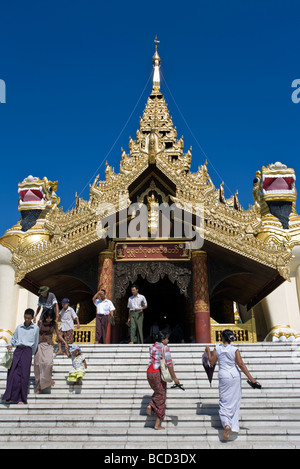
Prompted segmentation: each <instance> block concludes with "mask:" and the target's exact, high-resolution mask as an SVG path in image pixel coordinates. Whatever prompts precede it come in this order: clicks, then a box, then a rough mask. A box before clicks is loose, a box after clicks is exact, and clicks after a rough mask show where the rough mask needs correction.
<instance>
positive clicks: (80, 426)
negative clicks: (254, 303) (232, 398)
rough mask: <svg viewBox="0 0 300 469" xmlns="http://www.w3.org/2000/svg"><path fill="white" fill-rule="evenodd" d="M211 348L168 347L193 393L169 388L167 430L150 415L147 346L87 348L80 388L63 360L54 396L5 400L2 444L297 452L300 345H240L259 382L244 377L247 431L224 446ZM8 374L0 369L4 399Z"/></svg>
mask: <svg viewBox="0 0 300 469" xmlns="http://www.w3.org/2000/svg"><path fill="white" fill-rule="evenodd" d="M204 347H205V345H203V344H170V349H171V353H172V357H173V360H174V363H175V371H176V374H177V376H178V378H179V379H180V381H181V383H182V384H183V385H184V387H185V389H186V390H185V391H182V390H181V389H170V386H171V385H170V384H168V392H167V411H166V420H165V422H164V423H165V427H166V429H165V430H163V431H159V432H158V431H155V430H154V429H153V425H154V417H148V416H147V415H146V406H147V404H148V403H149V400H150V397H151V394H152V390H151V388H150V387H149V385H148V382H147V379H146V368H147V363H148V350H149V345H121V344H120V345H83V346H82V350H83V353H84V355H85V357H86V360H87V365H88V369H87V373H86V375H85V377H84V380H83V384H82V385H81V386H74V385H73V386H71V385H68V384H67V382H66V377H67V375H68V371H69V369H70V367H71V359H69V358H67V357H65V356H64V357H61V356H60V357H55V359H54V373H53V379H54V380H55V386H54V387H53V388H52V389H51V390H49V393H45V394H40V395H37V396H36V395H34V373H33V367H32V372H31V378H30V385H29V388H30V389H29V396H28V404H26V405H13V404H11V405H7V404H4V403H2V404H0V448H1V449H4V448H26V449H42V448H44V449H48V448H49V449H55V448H57V449H58V448H60V449H74V448H79V449H80V448H81V449H92V448H103V449H106V450H113V449H116V450H117V449H162V450H163V449H177V450H179V449H182V450H184V449H211V448H217V449H221V448H237V449H263V448H272V449H299V448H300V344H298V345H297V344H296V343H256V344H239V345H238V347H239V349H240V351H241V354H242V357H243V359H244V362H245V363H246V365H247V367H248V369H249V371H250V372H251V374H252V375H253V376H254V377H256V378H257V379H258V381H260V383H261V384H262V386H263V389H261V390H254V389H252V388H251V387H250V386H249V385H248V384H247V382H246V377H245V376H244V375H243V378H242V388H243V393H242V404H241V411H240V433H239V434H238V435H237V434H235V433H232V434H231V438H230V441H229V442H224V441H223V440H222V433H223V431H222V428H221V423H220V419H219V415H218V400H219V399H218V379H217V371H218V369H217V367H216V370H215V374H214V378H213V381H212V386H211V387H210V385H209V382H208V380H207V377H206V373H205V371H204V369H203V367H202V360H201V358H202V353H203V351H204ZM5 385H6V370H5V369H4V368H3V367H1V368H0V394H3V393H4V390H5Z"/></svg>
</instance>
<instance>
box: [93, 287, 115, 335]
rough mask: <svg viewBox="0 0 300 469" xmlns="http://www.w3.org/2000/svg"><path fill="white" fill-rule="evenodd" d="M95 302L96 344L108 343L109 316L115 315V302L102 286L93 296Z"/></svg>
mask: <svg viewBox="0 0 300 469" xmlns="http://www.w3.org/2000/svg"><path fill="white" fill-rule="evenodd" d="M93 303H94V305H95V306H96V308H97V314H96V341H95V344H101V343H103V344H106V333H107V325H108V318H109V317H113V315H114V311H115V307H114V305H113V303H112V302H111V301H110V300H108V299H107V298H106V291H105V290H104V288H101V289H100V290H99V291H98V292H97V293H96V295H94V296H93Z"/></svg>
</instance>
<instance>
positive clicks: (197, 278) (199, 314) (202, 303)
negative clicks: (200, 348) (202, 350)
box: [192, 251, 211, 343]
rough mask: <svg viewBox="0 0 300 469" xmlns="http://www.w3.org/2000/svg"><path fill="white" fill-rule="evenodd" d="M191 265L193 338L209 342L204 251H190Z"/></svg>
mask: <svg viewBox="0 0 300 469" xmlns="http://www.w3.org/2000/svg"><path fill="white" fill-rule="evenodd" d="M192 265H193V299H194V315H195V340H196V342H197V343H210V342H211V336H210V307H209V291H208V274H207V254H206V252H205V251H192Z"/></svg>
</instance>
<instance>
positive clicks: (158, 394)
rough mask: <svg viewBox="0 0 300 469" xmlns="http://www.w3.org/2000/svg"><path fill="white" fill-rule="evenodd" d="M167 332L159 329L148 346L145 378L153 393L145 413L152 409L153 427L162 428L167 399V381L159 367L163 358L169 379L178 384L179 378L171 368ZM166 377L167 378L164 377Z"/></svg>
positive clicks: (150, 412)
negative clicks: (148, 359)
mask: <svg viewBox="0 0 300 469" xmlns="http://www.w3.org/2000/svg"><path fill="white" fill-rule="evenodd" d="M168 343H169V333H168V332H166V331H160V332H158V334H157V341H156V342H155V344H153V345H151V346H150V350H149V351H150V361H149V364H148V368H147V379H148V383H149V385H150V387H151V388H152V389H153V391H154V393H153V395H152V398H151V401H150V403H149V405H148V406H147V415H149V416H151V414H152V410H153V412H154V414H155V416H156V420H155V425H154V429H155V430H164V429H165V427H162V426H161V422H162V420H164V418H165V410H166V400H167V382H166V381H164V380H163V378H162V373H161V367H162V366H163V364H161V361H162V360H165V362H166V366H167V368H168V370H169V372H170V375H171V380H173V381H174V383H175V384H177V385H179V384H180V382H179V379H178V378H177V377H176V375H175V371H174V368H173V362H172V357H171V353H170V349H169V347H168ZM164 379H168V378H164Z"/></svg>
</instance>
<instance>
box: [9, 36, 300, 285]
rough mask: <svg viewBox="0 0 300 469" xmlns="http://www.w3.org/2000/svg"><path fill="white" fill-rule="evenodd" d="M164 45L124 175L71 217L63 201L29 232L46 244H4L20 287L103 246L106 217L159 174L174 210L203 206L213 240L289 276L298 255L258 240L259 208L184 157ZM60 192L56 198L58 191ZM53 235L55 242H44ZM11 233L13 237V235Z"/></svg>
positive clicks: (110, 171) (123, 161) (112, 176)
mask: <svg viewBox="0 0 300 469" xmlns="http://www.w3.org/2000/svg"><path fill="white" fill-rule="evenodd" d="M158 43H159V41H158V40H157V38H155V53H154V56H153V60H152V62H153V67H154V73H153V85H152V91H151V94H150V95H149V97H148V100H147V103H146V106H145V109H144V112H143V115H142V117H141V118H140V125H139V129H138V130H137V132H136V138H135V140H134V139H132V138H131V137H129V145H128V149H129V152H126V151H125V150H124V149H123V148H122V149H121V158H120V170H119V172H117V171H115V169H114V168H112V167H111V166H110V165H109V163H108V162H107V163H106V169H105V179H104V180H103V181H101V180H99V175H98V176H97V177H96V178H95V180H94V182H93V184H91V185H90V197H89V200H88V201H85V200H83V199H80V198H79V197H78V196H77V197H76V205H75V208H74V209H72V210H70V211H68V212H63V210H62V209H59V208H58V207H57V205H58V202H56V204H55V206H54V207H52V208H51V210H49V211H47V212H45V216H43V224H42V225H43V226H39V225H37V226H35V227H33V228H30V229H29V230H28V232H27V234H28V233H31V231H32V230H35V234H38V233H37V231H36V229H37V227H38V228H39V229H40V230H41V233H43V237H42V238H40V239H39V238H36V237H35V239H36V240H37V242H35V243H29V242H28V243H26V244H24V243H22V242H21V241H20V239H21V238H20V237H22V230H20V227H19V226H18V235H19V237H18V239H17V241H16V243H15V244H14V245H13V246H12V244H10V243H9V240H8V237H7V236H6V237H5V235H4V237H2V241H0V242H2V244H4V241H5V243H6V244H5V245H6V246H7V247H9V249H11V250H12V252H13V258H12V262H13V264H14V266H15V268H16V281H17V282H19V281H20V280H22V278H24V276H25V275H26V273H29V272H31V271H34V270H36V269H38V268H39V267H41V266H44V265H47V264H48V263H50V262H52V261H54V260H56V259H59V258H63V257H64V256H66V255H68V254H71V253H75V252H77V251H78V250H80V249H82V248H84V247H86V246H89V245H92V244H93V243H95V242H96V241H98V240H99V234H98V233H97V225H98V222H99V221H101V219H102V217H103V216H104V215H107V214H112V213H117V212H119V211H121V210H123V209H126V208H128V207H129V206H130V204H131V203H132V200H130V197H132V195H131V194H130V192H129V188H132V187H134V183H135V182H136V181H139V184H141V180H143V179H142V177H141V176H143V175H144V174H147V175H148V176H150V179H149V185H150V184H153V187H155V183H156V180H155V181H154V182H152V180H153V177H154V176H153V175H155V172H156V173H159V174H163V175H164V179H165V181H169V186H172V187H175V195H174V192H173V194H170V193H169V192H168V189H166V188H164V191H165V192H163V193H164V194H165V195H164V197H165V200H166V201H168V203H170V204H172V202H175V203H176V205H178V207H179V208H184V207H185V206H186V204H189V207H190V208H189V210H190V211H191V212H192V213H194V214H197V206H199V204H202V206H203V213H204V223H205V226H204V238H205V240H208V241H210V242H211V243H214V244H215V245H218V246H221V247H222V248H224V249H227V250H228V251H229V252H230V251H232V252H235V253H238V254H240V255H242V256H244V257H246V258H248V259H252V260H255V261H256V262H259V263H262V264H264V265H267V266H270V267H271V268H274V269H277V270H278V271H279V272H280V274H281V275H282V276H283V277H284V278H288V277H289V260H290V257H291V251H290V249H287V247H286V244H285V243H278V244H276V245H275V244H274V243H266V242H264V240H263V239H259V237H258V236H257V235H258V233H259V230H260V229H261V225H262V215H261V210H260V207H259V204H258V202H257V203H256V204H255V205H254V206H250V207H249V208H248V209H247V210H243V209H242V208H241V207H240V206H239V203H238V197H237V192H236V194H235V196H234V197H231V199H228V200H226V198H225V196H224V192H223V184H221V186H220V189H216V188H215V186H214V184H213V182H212V180H211V178H210V176H209V174H208V169H207V161H205V163H204V164H202V165H200V166H199V167H198V170H197V171H196V172H191V163H192V151H191V148H190V149H189V150H188V151H187V152H186V153H184V141H183V137H181V138H180V139H179V140H178V139H177V131H176V127H174V125H173V121H172V117H171V116H170V114H169V110H168V106H167V103H166V102H165V99H164V96H163V95H162V93H161V90H160V72H159V69H160V65H161V59H160V57H159V55H158V51H157V46H158ZM277 169H278V168H277ZM166 184H167V183H166ZM158 185H159V184H158ZM162 185H163V184H162ZM140 187H141V190H140V193H139V192H138V191H137V192H136V194H135V197H136V199H138V198H139V197H140V196H141V192H143V191H144V195H145V194H147V195H149V196H151V193H150V192H149V193H148V192H147V189H146V191H145V185H144V186H143V187H142V186H140ZM53 189H54V191H56V186H55V187H53ZM161 189H162V187H157V186H156V190H154V192H155V193H156V195H157V196H159V197H161V194H162V192H161ZM49 190H50V189H49ZM51 200H53V194H51ZM150 202H151V200H150ZM99 207H101V210H99ZM45 231H46V233H47V236H44V233H45ZM7 233H8V236H9V230H8V231H7V232H6V234H7ZM4 238H5V239H4ZM27 239H30V238H27Z"/></svg>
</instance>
